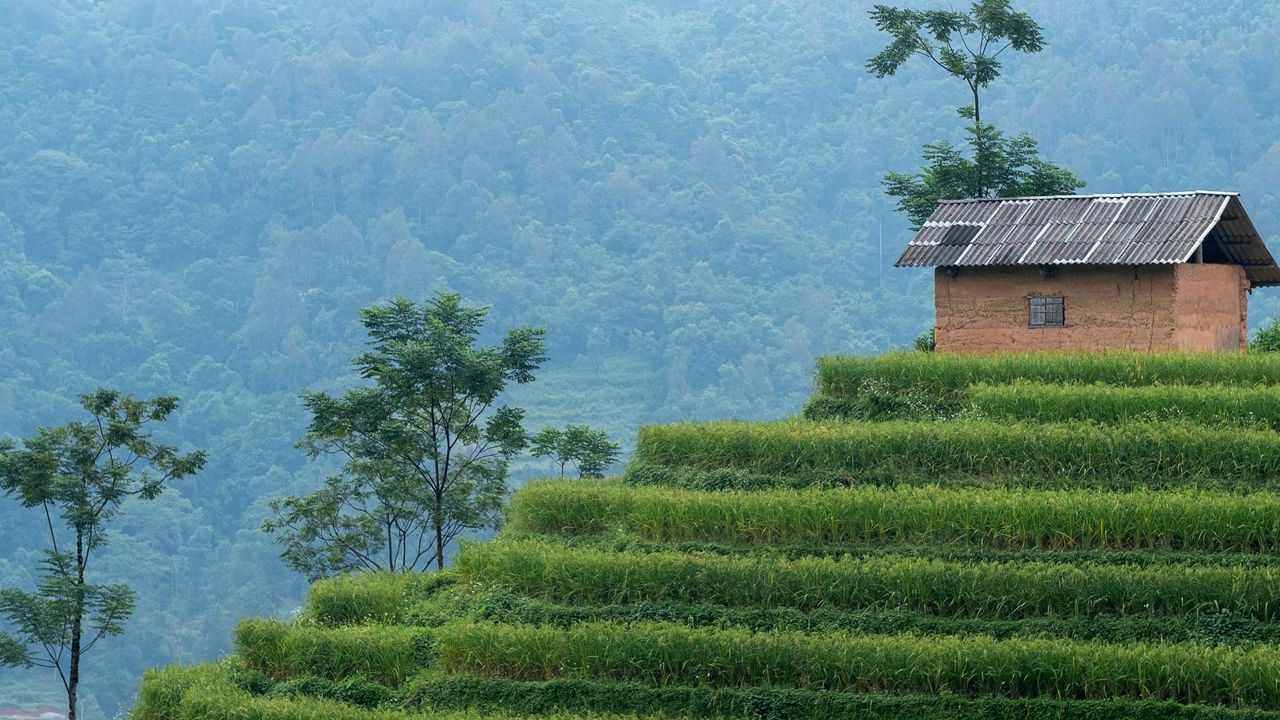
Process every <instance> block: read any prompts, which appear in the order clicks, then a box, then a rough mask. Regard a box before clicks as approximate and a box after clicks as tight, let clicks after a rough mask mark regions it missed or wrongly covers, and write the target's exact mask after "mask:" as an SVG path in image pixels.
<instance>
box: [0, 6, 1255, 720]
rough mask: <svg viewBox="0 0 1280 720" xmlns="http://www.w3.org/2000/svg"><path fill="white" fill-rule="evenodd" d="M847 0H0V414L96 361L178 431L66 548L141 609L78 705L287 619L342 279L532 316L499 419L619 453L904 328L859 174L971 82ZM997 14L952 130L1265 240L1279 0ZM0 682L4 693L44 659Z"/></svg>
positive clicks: (870, 182) (12, 554) (499, 316)
mask: <svg viewBox="0 0 1280 720" xmlns="http://www.w3.org/2000/svg"><path fill="white" fill-rule="evenodd" d="M928 4H930V5H942V4H943V3H936V2H930V3H928ZM949 4H951V5H955V4H956V3H949ZM869 5H870V3H863V2H844V3H831V2H820V1H818V0H778V1H776V2H771V1H770V0H761V1H760V2H756V3H738V2H729V1H727V0H696V1H695V0H667V1H665V2H639V3H637V2H623V1H622V0H565V1H561V0H504V1H503V2H492V1H491V0H433V1H432V2H422V1H421V0H359V1H350V0H341V1H339V0H305V1H286V0H104V1H102V2H93V3H87V2H71V1H70V0H5V2H4V3H3V7H0V97H2V101H0V128H3V129H4V134H3V137H4V139H5V142H4V143H3V144H0V434H9V435H13V436H15V437H21V436H25V435H28V434H30V433H31V432H32V431H33V430H34V428H35V427H36V426H37V425H40V424H51V423H57V422H62V421H64V420H66V419H69V418H70V417H74V416H75V414H76V403H75V396H76V394H77V393H80V392H85V391H88V390H90V389H92V388H93V387H95V386H96V385H99V384H108V385H111V386H115V387H118V388H120V389H122V390H125V391H129V392H134V393H140V394H156V393H174V394H177V395H180V396H181V397H182V399H183V404H182V407H181V409H180V412H179V413H178V415H177V416H175V417H176V419H175V420H174V421H172V422H170V423H168V425H169V427H166V428H165V429H164V434H165V436H166V438H165V439H166V440H167V441H170V442H176V443H179V444H181V445H183V446H184V447H188V448H205V449H207V450H208V451H209V453H210V459H209V464H208V467H207V468H206V469H205V470H204V472H202V473H201V474H200V475H199V476H198V477H197V478H195V479H194V480H191V481H184V483H183V484H182V485H180V486H179V487H178V488H177V489H175V490H174V491H172V492H170V493H168V494H166V495H165V496H164V497H163V498H162V499H160V500H159V501H157V502H153V503H150V504H148V505H147V506H146V507H145V508H138V511H137V512H132V513H127V514H126V515H125V516H124V517H123V518H122V521H121V523H120V525H119V530H118V532H117V534H116V535H115V537H114V538H113V540H112V546H111V551H110V554H109V557H108V560H107V562H105V563H104V564H103V565H102V566H100V567H99V568H98V570H99V571H100V573H101V574H102V576H103V577H110V578H112V579H114V580H118V581H123V582H128V583H130V584H131V585H133V586H134V587H135V588H136V589H137V590H138V591H139V594H140V604H139V609H138V613H137V615H136V616H135V617H134V619H133V620H132V622H131V624H130V627H129V631H128V634H127V635H126V636H125V637H123V638H119V639H114V640H112V641H110V642H109V643H108V644H106V645H104V646H103V648H102V650H101V651H95V652H97V653H98V654H96V655H95V656H91V657H90V658H89V660H88V667H87V671H88V673H89V680H88V693H87V694H88V695H91V696H92V698H86V703H85V704H86V706H87V707H86V709H89V708H92V707H93V705H94V703H95V702H96V703H97V705H98V706H99V707H100V708H101V709H102V710H101V711H100V712H105V713H107V714H111V713H114V712H115V711H116V710H117V709H118V708H119V707H121V706H122V704H124V703H127V702H129V700H130V697H131V694H132V692H133V689H134V687H135V685H136V680H137V677H138V675H139V672H140V670H141V668H142V667H143V666H144V665H153V664H161V663H167V662H170V661H173V660H194V659H201V658H210V657H213V656H216V655H218V654H220V653H221V652H222V651H224V650H225V649H226V648H227V646H228V642H229V630H230V627H231V624H232V622H233V621H234V619H235V618H237V617H239V616H242V615H246V614H255V613H257V614H261V613H271V612H280V613H287V612H289V611H290V609H291V608H292V607H294V606H295V604H296V603H297V601H298V599H299V598H300V597H301V594H302V591H303V589H304V587H303V583H302V581H301V579H300V578H298V577H296V576H294V575H293V574H291V573H290V572H289V571H287V570H286V569H285V568H284V566H283V564H282V563H281V562H280V561H279V560H278V559H277V557H276V548H275V547H273V546H272V544H271V540H270V538H269V537H268V536H266V535H264V534H263V533H261V532H260V531H259V529H258V526H259V524H260V523H261V521H262V519H263V517H264V515H265V501H266V499H267V498H269V497H271V496H275V495H281V494H286V493H290V492H300V491H304V490H308V489H310V488H313V487H315V486H316V485H317V484H318V483H319V482H320V481H321V479H322V478H323V474H324V469H323V468H319V467H316V466H314V465H311V464H308V463H306V462H305V461H304V458H303V455H302V454H301V453H300V452H299V451H297V450H296V449H294V447H293V443H294V442H295V441H296V440H297V439H298V438H299V437H300V436H301V434H302V431H303V426H304V423H305V414H304V412H303V408H302V405H301V402H300V401H299V399H298V396H299V393H300V392H301V391H302V390H303V389H304V388H317V389H335V388H340V387H343V386H345V385H347V384H349V383H350V382H351V381H352V380H353V378H352V377H351V375H350V372H349V368H348V365H347V362H348V359H349V358H350V357H351V356H352V355H353V354H354V353H355V352H357V351H358V350H359V349H360V347H361V346H362V343H363V342H364V336H363V334H362V332H361V328H360V325H359V323H358V320H357V317H356V310H357V309H358V308H360V307H361V306H363V305H367V304H369V303H372V302H374V301H377V300H380V299H386V298H389V297H391V296H394V295H397V294H402V295H406V296H409V297H413V298H419V299H420V298H425V297H427V296H429V295H430V294H431V293H432V292H434V291H435V290H437V289H442V288H448V289H451V290H455V291H458V292H461V293H462V294H463V296H464V297H465V298H466V299H467V300H468V301H470V302H477V303H485V304H491V305H492V306H493V313H492V316H491V318H492V321H491V329H492V331H493V332H495V333H496V332H498V331H501V330H502V329H504V328H506V327H510V326H512V325H515V324H520V323H533V324H538V325H545V326H546V327H547V328H548V330H549V333H548V351H549V353H550V356H551V362H550V363H549V365H548V367H547V368H546V370H545V371H544V373H543V376H542V379H541V380H539V381H538V382H535V383H533V384H532V385H530V386H526V387H522V388H521V389H520V391H519V393H518V395H517V397H515V398H514V400H516V401H518V402H519V403H521V404H523V405H524V406H525V407H527V408H529V410H530V418H529V425H530V426H531V427H534V428H536V427H539V426H541V425H542V424H544V423H556V424H560V423H564V422H567V421H574V422H588V423H591V424H593V425H597V426H602V427H607V428H609V429H610V430H611V431H612V433H613V434H614V437H615V438H617V439H618V440H620V441H622V442H623V443H624V446H630V445H631V443H632V441H633V437H632V436H633V433H634V430H635V428H636V427H637V426H638V425H640V424H642V423H648V422H655V421H663V420H671V419H676V418H684V417H697V418H711V417H750V418H765V417H777V416H782V415H787V414H792V413H794V412H796V411H798V410H799V407H800V404H801V402H802V399H803V398H804V396H805V395H806V394H807V393H808V391H809V390H810V389H811V382H812V358H813V357H814V356H815V355H817V354H819V353H823V352H835V351H844V352H853V353H859V352H873V351H879V350H883V349H886V348H889V347H891V346H896V345H904V344H907V343H909V342H910V340H911V338H912V337H913V336H914V335H916V334H917V333H919V332H920V331H922V330H924V329H926V328H927V327H928V325H929V323H930V317H931V304H930V292H931V278H930V276H929V275H928V274H927V273H922V272H919V271H906V270H896V269H893V268H892V267H891V264H892V262H893V260H894V258H895V257H896V254H897V251H898V250H899V249H900V248H901V246H902V245H903V244H904V243H905V242H906V239H907V237H908V235H909V233H908V228H907V222H906V220H905V219H904V218H902V217H900V216H898V215H896V214H894V213H893V212H892V210H891V208H892V205H893V203H892V201H891V200H890V199H888V198H886V197H884V195H883V193H882V188H881V187H880V178H881V177H882V175H883V174H884V173H885V172H886V171H889V170H910V169H912V168H913V167H914V166H915V164H916V163H917V162H918V160H919V152H920V146H921V145H922V144H923V143H926V142H931V141H934V140H938V139H951V140H959V139H960V138H961V137H962V132H963V131H962V125H961V121H960V120H959V118H957V116H956V115H955V111H954V108H955V107H956V106H958V105H961V104H963V103H965V102H966V101H967V97H966V90H965V88H964V87H963V86H962V85H961V84H958V83H957V82H956V81H954V80H951V79H949V78H946V77H944V76H943V74H942V73H941V72H938V71H937V68H932V67H928V66H926V65H925V64H913V65H910V66H909V67H907V68H906V69H904V71H903V72H901V73H900V74H898V75H896V76H894V77H891V78H886V79H884V80H877V79H876V78H874V77H873V76H871V75H869V74H868V73H867V72H866V71H865V69H864V66H863V65H864V62H865V61H866V59H867V58H868V57H870V56H871V55H872V54H874V53H875V52H877V51H878V50H879V49H880V48H881V47H882V46H883V44H884V42H885V38H884V37H883V36H881V35H879V34H878V33H877V32H875V30H874V28H873V27H872V26H871V23H870V22H869V21H868V19H867V10H868V8H869ZM1020 6H1021V7H1023V8H1024V9H1026V10H1027V11H1029V12H1030V13H1031V14H1032V15H1033V16H1034V17H1035V18H1036V19H1037V20H1038V21H1039V22H1040V23H1041V25H1042V26H1043V27H1044V28H1045V30H1046V36H1047V40H1048V45H1047V47H1046V49H1045V50H1044V52H1042V53H1040V54H1038V55H1034V56H1028V57H1016V58H1010V59H1009V61H1008V67H1007V68H1006V71H1005V73H1004V75H1003V77H1002V78H1001V80H1000V82H999V83H998V84H997V85H996V86H993V87H992V89H991V91H990V93H989V94H988V95H986V96H984V105H983V118H984V120H989V121H991V122H994V123H996V124H997V125H999V126H1001V127H1002V128H1004V129H1006V130H1008V131H1010V132H1016V131H1019V130H1026V131H1028V132H1030V133H1031V134H1032V135H1033V136H1034V137H1035V138H1036V139H1037V140H1038V141H1039V142H1040V147H1041V150H1042V153H1043V155H1044V157H1046V158H1047V159H1050V160H1053V161H1054V162H1058V163H1061V164H1063V165H1065V166H1067V167H1069V168H1071V169H1072V170H1074V171H1075V172H1076V173H1077V174H1079V175H1080V176H1081V177H1082V178H1084V179H1085V180H1086V181H1088V183H1089V185H1088V188H1086V192H1109V191H1143V190H1183V189H1191V188H1213V189H1237V190H1239V191H1241V192H1242V193H1243V201H1244V204H1245V207H1246V208H1248V210H1249V211H1250V213H1251V215H1252V217H1253V219H1254V221H1255V223H1256V224H1257V225H1258V227H1259V229H1260V231H1261V232H1262V233H1263V235H1264V237H1267V238H1268V239H1269V240H1274V239H1275V238H1276V237H1277V233H1280V197H1278V196H1277V195H1276V191H1275V189H1274V179H1275V178H1276V177H1277V176H1280V143H1278V142H1276V140H1277V139H1278V138H1280V74H1278V73H1276V72H1274V68H1275V65H1276V61H1277V55H1276V53H1277V50H1276V48H1277V47H1280V5H1273V4H1268V3H1258V2H1250V1H1243V0H1241V1H1237V2H1223V3H1215V4H1208V5H1206V4H1203V3H1199V2H1192V1H1191V0H1158V1H1157V0H1134V1H1133V2H1129V3H1114V2H1109V1H1105V0H1080V1H1079V2H1071V3H1060V2H1051V1H1050V0H1034V1H1032V0H1028V1H1027V2H1025V3H1020ZM1002 59H1003V58H1002ZM1272 295H1277V294H1276V293H1268V292H1267V291H1265V290H1264V291H1261V292H1259V293H1258V294H1257V295H1256V296H1255V297H1254V298H1253V316H1252V321H1253V322H1254V323H1255V324H1256V323H1257V322H1258V321H1260V320H1263V319H1265V318H1267V317H1268V316H1269V315H1270V314H1271V313H1272V310H1273V309H1275V308H1277V307H1280V295H1277V297H1272ZM519 470H520V472H521V473H522V474H523V475H527V474H529V473H533V472H538V471H546V470H549V467H548V466H547V464H546V463H540V462H533V461H526V462H524V463H523V464H522V465H521V466H520V468H519ZM34 522H35V518H34V517H31V516H30V514H29V513H27V512H24V511H21V510H19V509H18V508H16V507H15V504H14V503H13V502H11V501H4V502H0V587H4V586H14V585H17V586H25V585H27V584H29V583H30V582H31V579H32V575H31V573H30V571H31V568H32V567H33V566H34V560H35V557H36V554H37V553H38V551H39V549H40V548H39V545H38V540H37V538H38V535H37V534H36V533H35V532H33V523H34ZM5 673H6V674H5V675H4V676H3V679H0V704H3V702H4V701H5V700H6V699H8V696H7V695H6V693H7V694H10V695H16V694H17V693H18V692H19V691H18V688H24V687H25V688H32V687H35V688H37V690H36V692H39V690H38V688H39V687H43V683H44V681H45V678H44V677H43V676H40V675H29V676H28V675H19V674H14V673H11V672H9V671H5ZM85 716H86V717H94V716H95V715H93V714H91V713H86V714H85ZM97 716H99V717H100V716H101V715H97Z"/></svg>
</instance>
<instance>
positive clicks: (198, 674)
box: [130, 663, 677, 720]
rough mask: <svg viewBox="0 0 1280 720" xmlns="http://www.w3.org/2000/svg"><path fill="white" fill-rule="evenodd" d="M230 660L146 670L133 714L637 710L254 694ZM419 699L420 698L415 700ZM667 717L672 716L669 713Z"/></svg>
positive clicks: (363, 717)
mask: <svg viewBox="0 0 1280 720" xmlns="http://www.w3.org/2000/svg"><path fill="white" fill-rule="evenodd" d="M232 669H233V666H231V665H229V664H228V663H222V664H218V665H196V666H189V667H178V666H175V667H171V668H164V669H162V670H148V671H147V672H146V674H145V675H144V677H143V683H142V690H141V692H140V694H139V699H138V704H137V706H135V708H134V710H133V712H132V714H131V715H130V717H131V718H132V720H533V719H534V718H542V719H543V720H610V719H616V720H628V719H631V720H636V719H638V718H639V717H640V716H637V715H621V714H612V713H601V712H596V711H592V710H589V709H588V710H581V711H576V712H573V711H558V710H552V711H549V712H538V713H522V712H513V711H511V710H509V709H507V710H501V709H494V710H477V709H473V708H470V707H466V706H463V707H455V708H452V709H450V708H433V709H431V710H430V712H421V711H419V712H411V711H400V710H393V709H374V708H364V707H359V706H355V705H352V704H351V703H347V702H339V701H335V700H332V699H325V698H317V697H308V696H306V695H296V694H295V695H284V696H278V695H277V696H270V695H255V694H252V693H250V692H246V691H245V690H244V689H243V688H241V687H239V686H237V685H236V684H235V683H234V682H233V681H232V679H231V678H230V677H229V672H228V671H229V670H232ZM418 704H421V703H420V702H419V703H418ZM667 717H677V716H676V715H668V716H667Z"/></svg>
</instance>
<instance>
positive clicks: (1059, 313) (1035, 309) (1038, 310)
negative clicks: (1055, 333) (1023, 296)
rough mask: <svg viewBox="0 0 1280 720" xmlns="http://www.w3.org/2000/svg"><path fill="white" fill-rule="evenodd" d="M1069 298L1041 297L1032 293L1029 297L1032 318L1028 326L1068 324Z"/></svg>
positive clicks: (1062, 325) (1043, 326) (1060, 325)
mask: <svg viewBox="0 0 1280 720" xmlns="http://www.w3.org/2000/svg"><path fill="white" fill-rule="evenodd" d="M1066 301H1067V299H1066V298H1064V297H1061V296H1058V297H1041V296H1039V295H1032V296H1031V297H1028V298H1027V306H1028V309H1029V310H1030V315H1031V317H1030V319H1029V320H1028V321H1027V327H1033V328H1048V327H1066V326H1067V312H1066V310H1067V302H1066Z"/></svg>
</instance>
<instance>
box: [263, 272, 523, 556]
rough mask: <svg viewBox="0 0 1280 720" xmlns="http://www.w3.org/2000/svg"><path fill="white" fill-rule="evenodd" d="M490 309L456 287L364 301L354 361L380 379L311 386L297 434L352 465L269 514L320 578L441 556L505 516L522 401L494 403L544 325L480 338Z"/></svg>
mask: <svg viewBox="0 0 1280 720" xmlns="http://www.w3.org/2000/svg"><path fill="white" fill-rule="evenodd" d="M486 315H488V309H487V308H482V307H468V306H466V305H463V304H462V297H461V296H460V295H458V294H456V293H440V294H439V295H437V296H436V297H435V299H434V300H432V301H430V302H428V303H424V304H423V305H422V306H419V305H416V304H415V303H414V302H412V301H410V300H408V299H405V298H396V299H395V300H393V301H392V302H391V303H390V304H388V305H373V306H370V307H367V308H365V309H363V310H361V311H360V317H361V321H362V323H363V324H364V327H365V329H366V330H367V331H368V333H369V336H370V337H371V339H372V346H373V349H372V350H370V351H368V352H365V353H364V354H362V355H360V356H358V357H357V358H356V359H355V360H354V361H353V365H354V366H355V367H356V369H357V370H358V371H359V373H360V376H361V377H362V378H364V379H366V380H370V381H372V383H373V384H372V385H371V386H365V387H359V388H356V389H352V390H348V391H347V392H346V394H345V395H343V396H341V397H334V396H331V395H329V394H327V393H324V392H318V391H312V392H308V393H307V394H306V395H305V396H304V402H305V404H306V406H307V409H308V410H310V411H311V416H312V419H311V425H310V427H309V429H308V431H307V435H306V437H305V438H304V439H303V441H302V443H301V446H302V447H303V448H304V449H305V450H306V451H307V454H308V455H309V456H311V457H312V458H316V457H320V456H322V455H326V454H329V455H337V456H339V457H341V458H342V459H343V460H344V463H345V464H344V466H343V475H342V476H340V477H336V478H331V479H330V480H329V482H328V483H327V485H326V487H325V488H324V489H322V490H320V491H319V492H317V493H314V494H312V495H309V496H305V497H297V496H290V497H285V498H280V499H278V500H276V501H275V502H273V503H272V511H273V512H274V513H275V517H274V518H272V519H270V520H268V521H267V522H266V523H264V525H263V527H264V529H266V530H267V531H268V532H278V533H279V537H278V538H277V541H278V542H279V543H281V544H282V545H284V546H285V549H284V551H283V553H282V556H283V557H284V558H285V560H286V561H287V562H288V563H289V564H290V565H291V566H292V567H293V568H295V569H296V570H298V571H299V572H302V573H305V574H306V575H307V576H308V577H310V578H313V579H314V578H318V577H323V576H326V575H331V574H334V573H338V572H347V571H351V570H357V569H362V568H363V569H369V570H387V571H391V572H396V571H399V572H411V571H414V570H416V569H418V568H419V566H420V564H423V563H425V564H427V565H429V564H432V563H434V564H435V566H436V567H437V568H440V569H442V568H444V557H445V550H446V548H448V546H449V545H450V544H451V543H452V542H453V541H454V540H455V539H456V538H457V537H458V536H459V535H460V534H462V533H463V532H464V531H467V530H476V529H482V528H489V527H497V526H498V524H499V523H500V509H501V504H502V501H503V500H504V499H505V495H506V477H507V467H508V463H509V462H510V460H511V458H512V456H514V455H515V454H516V453H517V452H518V451H520V450H521V449H522V448H524V447H525V444H526V440H525V434H524V430H523V429H522V428H521V426H520V423H521V420H522V418H523V417H524V411H523V410H521V409H519V408H515V407H509V406H506V405H502V406H497V405H496V403H497V401H498V399H499V397H500V396H501V394H502V392H503V391H504V390H505V389H506V387H507V385H508V383H519V384H523V383H527V382H531V381H532V380H533V372H534V371H535V370H537V369H538V366H539V365H541V364H542V362H543V361H544V360H545V359H546V356H545V355H544V353H543V340H542V338H543V335H544V334H545V333H544V331H543V330H541V329H536V328H532V327H519V328H515V329H512V330H510V331H508V332H507V334H506V336H505V337H504V338H503V339H502V342H501V343H500V344H498V345H495V346H491V347H477V345H476V342H477V340H478V338H479V335H480V331H481V328H482V326H483V325H484V320H485V317H486Z"/></svg>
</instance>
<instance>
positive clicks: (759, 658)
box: [440, 623, 1280, 709]
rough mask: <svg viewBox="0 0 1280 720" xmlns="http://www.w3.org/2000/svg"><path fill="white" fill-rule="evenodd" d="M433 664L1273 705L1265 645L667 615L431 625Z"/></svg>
mask: <svg viewBox="0 0 1280 720" xmlns="http://www.w3.org/2000/svg"><path fill="white" fill-rule="evenodd" d="M440 660H441V664H442V666H443V667H444V668H446V669H447V670H450V671H454V672H473V673H476V674H482V675H501V676H503V677H509V678H512V679H516V680H546V679H548V678H553V677H570V678H574V677H576V678H588V679H606V678H607V679H613V680H633V681H642V682H646V683H649V684H653V685H659V686H662V685H691V684H695V683H696V684H705V685H710V686H712V687H741V686H744V685H751V684H756V683H759V682H761V681H763V682H764V683H765V684H786V685H796V686H799V687H805V688H811V689H824V690H834V691H858V692H876V691H881V692H894V693H909V692H919V693H945V692H957V693H960V694H962V695H967V696H980V695H999V696H1004V697H1014V698H1018V697H1041V696H1045V695H1048V696H1050V697H1053V696H1056V697H1075V698H1085V699H1104V700H1114V699H1117V698H1131V699H1140V700H1169V699H1172V700H1177V701H1179V702H1194V703H1204V704H1222V705H1230V706H1237V707H1238V706H1245V707H1258V708H1262V709H1275V708H1277V707H1280V695H1277V691H1276V689H1275V686H1274V683H1273V682H1271V681H1270V680H1269V678H1271V677H1274V673H1276V672H1277V671H1280V667H1277V666H1280V654H1277V651H1276V650H1275V649H1274V648H1270V647H1258V648H1251V649H1236V648H1227V647H1209V646H1195V645H1166V644H1161V643H1153V644H1148V643H1127V644H1098V643H1085V642H1079V641H1073V640H1061V639H1052V640H993V639H990V638H952V637H941V636H935V637H928V638H920V637H914V636H911V635H846V634H844V633H835V632H832V633H825V634H822V635H810V634H803V633H752V632H749V631H744V630H738V629H725V630H720V629H708V628H700V629H699V628H695V629H690V628H687V627H683V626H679V625H670V624H647V623H642V624H636V625H616V624H611V623H600V624H596V623H584V624H582V625H578V626H575V627H573V628H570V629H568V630H561V629H556V628H545V627H541V628H540V627H535V626H518V625H492V624H484V625H460V626H452V627H446V628H442V629H441V656H440Z"/></svg>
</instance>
